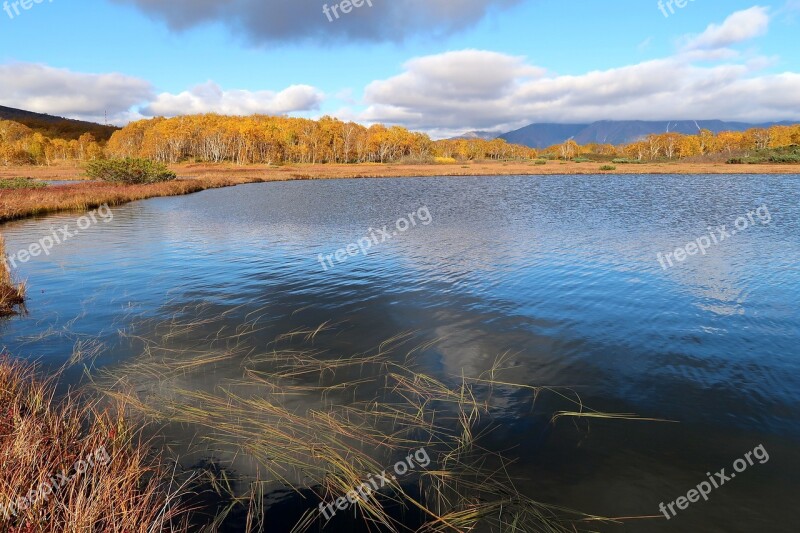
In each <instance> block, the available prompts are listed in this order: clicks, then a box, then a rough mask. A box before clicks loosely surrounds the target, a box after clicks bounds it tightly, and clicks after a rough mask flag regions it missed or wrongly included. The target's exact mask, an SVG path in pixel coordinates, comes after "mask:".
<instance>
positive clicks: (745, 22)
mask: <svg viewBox="0 0 800 533" xmlns="http://www.w3.org/2000/svg"><path fill="white" fill-rule="evenodd" d="M353 1H354V3H351V0H345V2H346V3H344V4H343V3H342V0H340V1H339V2H335V1H333V0H169V1H166V0H81V1H78V0H13V1H12V0H8V1H5V0H0V7H1V8H2V10H1V11H0V105H5V106H9V107H16V108H21V109H27V110H31V111H37V112H42V113H50V114H55V115H60V116H66V117H70V118H80V119H85V120H92V121H97V122H103V121H104V120H105V118H104V117H105V115H106V114H107V115H108V120H109V122H110V123H114V124H117V125H123V124H125V123H127V122H129V121H131V120H139V119H142V118H151V117H154V116H176V115H182V114H192V113H211V112H213V113H222V114H232V115H248V114H253V113H264V114H280V115H290V116H300V117H310V118H317V117H320V116H323V115H331V116H336V117H339V118H341V119H343V120H354V121H357V122H361V123H364V124H372V123H376V122H382V123H386V124H399V125H402V126H405V127H408V128H411V129H414V130H421V131H425V132H427V133H429V134H431V135H432V136H434V137H446V136H450V135H454V134H460V133H463V132H465V131H470V130H489V131H497V132H504V131H509V130H512V129H516V128H518V127H522V126H524V125H527V124H530V123H533V122H560V123H588V122H592V121H595V120H689V119H695V120H700V119H703V120H710V119H721V120H741V121H746V122H765V121H773V120H800V55H798V54H797V50H798V45H800V36H799V35H798V32H800V0H776V1H761V2H760V3H754V2H753V0H724V1H719V0H670V1H667V0H661V2H659V0H608V1H600V0H353ZM358 4H360V7H355V6H356V5H358ZM26 6H27V8H28V9H26ZM681 6H682V7H681Z"/></svg>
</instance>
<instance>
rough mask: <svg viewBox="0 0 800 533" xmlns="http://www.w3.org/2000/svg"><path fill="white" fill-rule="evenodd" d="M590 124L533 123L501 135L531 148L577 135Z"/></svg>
mask: <svg viewBox="0 0 800 533" xmlns="http://www.w3.org/2000/svg"><path fill="white" fill-rule="evenodd" d="M588 127H589V124H547V123H542V124H531V125H530V126H525V127H524V128H520V129H518V130H515V131H511V132H508V133H504V134H503V135H501V136H500V138H501V139H505V140H506V141H508V142H510V143H511V144H522V145H525V146H529V147H531V148H547V147H548V146H553V145H554V144H560V143H563V142H564V141H566V140H567V139H571V138H573V137H575V136H577V135H578V134H579V133H580V132H582V131H583V130H585V129H586V128H588Z"/></svg>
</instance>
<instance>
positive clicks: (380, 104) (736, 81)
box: [361, 51, 800, 134]
mask: <svg viewBox="0 0 800 533" xmlns="http://www.w3.org/2000/svg"><path fill="white" fill-rule="evenodd" d="M483 54H485V52H478V51H464V52H461V53H456V54H454V53H448V54H441V55H438V56H432V57H427V58H421V59H420V60H417V61H412V62H409V63H408V64H406V70H405V72H404V73H403V74H401V75H399V76H395V77H393V78H390V79H387V80H384V81H379V82H373V83H372V84H371V85H370V86H369V87H368V88H367V91H366V99H367V102H368V104H369V107H368V108H367V109H366V110H365V111H364V112H363V113H362V114H361V119H362V120H367V121H370V122H390V123H397V124H402V125H405V126H407V127H410V128H414V129H422V130H426V131H429V132H431V133H434V132H445V134H449V133H450V132H453V131H463V130H470V129H496V128H501V129H513V128H515V127H519V126H522V125H526V124H529V123H531V122H573V123H580V122H591V121H595V120H608V119H611V120H676V119H725V120H744V121H766V120H798V119H800V74H797V73H792V72H787V73H784V74H778V75H759V73H758V69H759V68H761V67H763V66H764V65H765V64H768V63H767V62H766V61H758V60H750V61H747V62H745V63H743V64H735V63H734V64H728V63H726V64H718V65H713V66H698V65H696V64H694V63H693V62H692V61H690V60H688V59H687V56H685V55H678V56H675V57H672V58H666V59H660V60H653V61H647V62H643V63H639V64H636V65H630V66H624V67H620V68H615V69H609V70H603V71H594V72H588V73H586V74H582V75H570V76H560V75H545V76H540V77H535V78H529V77H528V76H527V75H526V74H522V73H527V72H531V71H532V67H526V66H525V65H523V64H521V63H520V62H519V58H515V57H510V56H506V57H505V58H496V59H497V60H496V61H495V62H494V71H493V73H492V75H493V76H494V79H495V80H503V81H502V82H498V83H490V82H487V80H486V79H484V78H483V77H482V76H480V75H479V73H481V72H482V69H483V68H486V65H485V60H484V59H485V56H484V55H483ZM428 64H436V65H438V66H439V69H441V70H440V71H448V72H451V73H452V75H453V77H454V79H458V80H459V83H460V84H461V86H459V87H452V86H449V85H447V84H443V83H441V78H440V76H439V74H438V73H435V72H432V71H431V70H429V69H427V68H424V67H423V66H424V65H428ZM423 89H424V90H423Z"/></svg>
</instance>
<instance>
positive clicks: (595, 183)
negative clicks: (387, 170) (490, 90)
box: [0, 175, 800, 532]
mask: <svg viewBox="0 0 800 533" xmlns="http://www.w3.org/2000/svg"><path fill="white" fill-rule="evenodd" d="M421 208H426V210H425V212H428V213H430V218H429V219H423V220H424V221H425V223H423V222H422V221H418V222H417V223H416V225H411V226H410V227H409V228H408V229H407V230H406V231H396V226H395V222H396V221H397V220H398V219H401V218H406V219H408V215H409V214H410V213H420V209H421ZM759 208H761V209H760V210H759V211H757V210H758V209H759ZM748 213H750V216H749V219H748ZM78 216H80V215H74V214H65V215H57V216H51V217H47V218H43V219H38V220H29V221H23V222H18V223H13V224H9V225H7V226H6V227H4V228H3V230H4V233H5V234H6V239H7V248H8V251H9V253H13V252H14V251H16V250H18V249H22V248H26V247H28V246H29V245H30V243H31V242H34V241H36V240H38V239H40V238H42V237H44V236H46V235H49V234H50V233H51V228H56V227H63V226H64V225H65V224H69V225H73V226H74V225H75V224H76V220H77V218H78ZM739 217H743V218H742V219H740V220H739V221H738V223H739V227H738V228H737V226H736V223H737V219H738V218H739ZM418 220H419V217H418ZM742 220H744V223H743V222H742ZM427 222H429V223H427ZM722 225H725V226H726V227H725V228H724V229H723V230H722V232H723V233H724V232H727V233H728V234H729V235H728V236H727V237H726V238H725V239H724V240H722V241H721V242H720V241H719V239H720V238H721V237H720V231H719V230H718V229H716V228H717V227H718V226H722ZM384 226H388V230H389V233H390V234H391V235H390V237H388V238H386V241H385V242H381V243H379V244H376V245H374V246H372V248H371V249H370V250H369V252H368V254H367V255H362V254H360V253H359V254H358V255H354V256H347V257H346V258H345V260H344V261H342V262H336V260H334V266H333V267H331V266H330V263H328V264H327V265H326V267H325V268H323V266H322V264H321V262H320V259H319V256H320V254H322V256H323V257H324V256H327V255H329V254H335V253H336V251H337V250H338V249H341V248H345V247H346V246H347V245H348V244H350V243H357V242H358V241H359V239H362V238H364V237H368V236H371V235H374V234H375V232H376V230H378V229H381V228H383V227H384ZM745 226H746V227H745ZM709 228H711V229H709ZM733 230H737V231H736V233H735V234H733ZM394 233H396V235H395V234H394ZM712 233H713V234H714V237H713V241H712V237H711V234H712ZM700 238H703V240H700V241H698V239H700ZM379 240H380V238H379ZM373 242H374V241H373ZM690 242H694V243H695V244H697V243H700V244H703V245H705V243H707V242H708V243H709V244H710V246H707V250H705V254H702V253H700V252H699V251H698V249H697V247H696V246H689V247H687V246H686V245H687V243H690ZM679 247H682V248H684V250H688V251H689V252H690V253H691V252H692V251H694V252H696V253H694V254H693V255H688V254H687V255H686V256H682V257H684V260H683V261H681V262H679V261H678V260H677V259H675V250H676V248H679ZM659 253H660V254H662V255H661V257H662V261H661V262H660V261H659V258H658V254H659ZM667 253H671V254H672V255H671V256H670V258H669V260H668V261H665V260H664V259H665V257H666V254H667ZM342 255H343V254H340V257H342ZM679 256H680V254H679ZM798 259H800V176H606V175H604V176H540V177H480V178H477V177H466V178H424V179H423V178H419V179H382V180H331V181H312V182H288V183H271V184H252V185H244V186H239V187H236V188H229V189H221V190H213V191H206V192H202V193H199V194H195V195H191V196H186V197H177V198H160V199H152V200H147V201H143V202H136V203H133V204H129V205H125V206H121V207H117V208H115V209H114V210H113V220H111V221H109V222H105V221H104V219H101V218H98V221H97V223H96V224H93V225H92V226H91V227H89V228H87V229H86V230H83V231H81V232H79V234H77V235H75V236H74V238H72V239H71V240H70V241H69V242H68V243H67V244H64V245H61V246H57V247H56V248H54V249H53V251H52V252H51V254H50V255H49V256H39V257H35V258H32V259H31V260H30V261H29V262H27V263H25V264H22V265H21V267H20V269H19V270H18V272H17V273H18V275H19V276H21V277H22V278H24V279H26V280H27V282H28V285H29V296H30V300H29V304H28V315H27V316H25V317H18V318H14V319H12V320H10V321H7V322H5V323H2V324H0V336H1V337H0V344H2V345H3V346H5V347H6V348H7V349H8V350H9V351H10V352H11V353H14V354H15V355H18V356H22V357H26V358H30V359H37V360H42V361H45V362H48V363H52V364H54V365H56V364H60V363H62V362H63V361H65V360H66V359H68V358H69V356H70V355H71V354H72V353H73V350H74V349H75V348H76V346H78V347H79V348H81V349H84V350H85V349H87V347H89V346H95V347H96V346H101V347H102V349H101V350H100V351H99V352H98V357H97V359H96V361H95V363H94V365H95V367H97V368H100V367H106V368H113V367H114V366H116V365H119V364H121V363H124V362H125V361H127V360H129V359H130V358H132V357H135V356H136V355H138V353H137V351H138V350H140V349H141V347H140V346H138V345H137V344H136V343H133V342H131V341H130V336H131V335H141V336H147V335H148V334H151V333H152V330H151V328H149V327H148V326H147V324H152V323H158V322H166V321H170V320H174V319H175V317H176V316H177V315H181V314H183V315H187V314H188V315H192V314H196V315H197V317H198V318H199V319H202V320H203V321H204V322H203V327H202V328H201V330H200V331H197V332H196V336H197V338H196V339H195V341H196V343H199V342H200V341H201V340H202V339H207V338H208V337H209V334H210V333H213V332H214V331H216V330H219V329H220V328H222V327H224V326H225V325H226V324H229V323H236V322H237V321H244V320H245V318H246V317H249V318H247V320H252V317H253V314H254V313H256V312H257V315H256V316H257V325H258V328H257V330H256V328H254V330H253V331H252V333H251V338H249V339H248V342H250V343H252V344H253V345H258V344H259V343H261V344H263V345H264V346H266V345H268V343H269V342H271V341H273V340H274V339H275V338H276V337H277V336H278V335H281V334H284V333H287V332H290V331H293V330H298V329H302V328H312V329H313V328H314V327H316V326H318V325H320V324H322V323H325V322H326V321H329V324H331V325H332V330H333V333H329V334H322V335H319V337H318V338H316V339H315V340H314V342H315V348H317V349H323V350H329V351H331V352H335V353H339V354H342V355H346V354H347V353H362V352H366V351H369V350H370V349H372V348H373V347H375V346H377V345H379V344H380V343H381V342H383V341H384V340H386V339H389V338H391V337H393V336H395V335H397V334H399V333H401V332H409V331H412V332H414V335H415V336H416V337H417V339H418V340H419V342H420V343H424V342H425V341H428V340H437V342H436V343H435V344H432V345H430V346H428V347H427V348H426V350H425V351H424V353H423V354H422V361H423V364H424V366H425V368H426V370H427V371H429V372H431V373H433V374H435V375H437V376H438V377H441V378H442V379H445V378H446V377H447V376H460V375H476V374H477V373H479V372H482V371H485V370H486V369H487V368H489V367H490V366H491V365H492V362H493V361H494V360H495V359H496V358H497V357H498V356H500V355H501V354H510V355H507V357H509V358H510V361H512V363H513V364H514V365H515V372H514V374H515V375H514V379H515V382H517V383H523V384H529V385H537V386H538V385H547V386H554V387H556V386H563V387H569V388H570V389H571V390H574V391H576V392H577V393H579V394H580V397H581V399H582V401H583V402H584V403H585V404H586V405H588V406H590V407H591V408H593V409H596V410H600V411H607V412H614V413H635V414H637V415H640V416H641V417H645V418H652V419H661V420H665V422H650V421H618V420H616V421H606V420H595V421H591V422H589V423H588V424H586V423H584V422H581V423H579V424H574V423H572V422H570V421H562V422H559V423H557V424H555V425H554V426H549V427H546V428H545V429H543V427H542V423H541V420H540V419H538V418H537V419H533V415H532V414H531V398H530V396H529V395H526V394H520V395H517V396H510V397H508V398H505V399H504V401H505V403H504V405H503V407H502V413H501V416H500V417H499V421H500V423H501V424H500V427H499V428H498V429H497V430H496V431H495V432H493V433H492V435H491V437H490V439H489V441H490V442H489V444H490V445H491V446H493V447H497V449H499V450H506V451H507V454H508V455H510V456H511V457H514V458H515V459H516V460H517V461H516V463H515V464H514V467H513V472H512V474H513V476H514V477H515V478H516V479H517V480H518V487H519V488H520V490H521V491H522V492H524V493H525V494H527V495H529V496H532V497H535V498H536V499H538V500H539V501H543V502H547V503H551V504H556V505H562V506H565V507H569V508H572V509H577V510H580V511H583V512H586V513H591V514H596V515H602V516H607V517H633V516H652V517H656V518H651V519H632V520H621V521H620V523H619V524H592V525H591V526H589V529H593V530H600V531H634V532H638V531H656V532H660V531H676V532H677V531H720V532H723V531H724V532H739V531H741V532H752V531H776V532H781V531H797V527H798V524H800V520H798V518H797V515H796V510H795V506H796V500H797V494H798V490H797V489H798V480H800V448H798V444H800V311H799V310H798V301H800V269H799V268H798ZM669 261H672V263H673V264H674V266H673V267H669ZM662 264H663V266H662ZM664 266H666V268H664ZM193 334H195V333H189V335H190V336H191V335H193ZM536 416H537V417H538V416H540V415H536ZM666 421H669V422H666ZM545 426H548V425H547V424H546V423H545ZM759 445H763V449H764V450H766V451H767V452H768V454H769V460H768V461H765V462H763V464H762V463H761V462H760V461H758V460H756V461H755V462H754V465H753V466H750V467H749V468H747V469H746V471H744V472H742V473H740V474H739V476H738V477H737V478H736V479H731V481H728V482H726V483H725V485H724V486H722V487H720V488H719V489H716V490H714V491H713V493H712V494H711V496H710V500H709V501H707V502H706V501H704V500H702V499H701V500H700V501H699V502H697V503H692V504H691V505H690V506H689V508H688V509H686V510H681V511H679V512H678V513H677V516H675V517H673V518H671V520H669V521H667V520H666V519H664V516H663V515H662V514H661V511H660V510H659V504H660V503H661V502H665V503H670V502H672V501H674V500H676V499H677V498H679V497H681V496H685V495H686V494H687V492H688V491H689V490H690V489H692V488H695V487H696V486H697V485H698V484H699V483H701V482H703V481H706V480H707V479H708V475H707V474H706V473H707V472H710V473H713V472H717V471H719V470H720V469H721V468H723V467H725V468H726V469H727V472H728V473H729V474H730V472H732V471H733V468H732V466H731V465H732V464H733V462H734V461H736V460H737V459H739V458H742V457H744V456H745V454H746V453H747V452H750V451H752V450H754V449H755V448H756V447H758V446H759ZM676 510H677V508H676ZM659 516H660V517H661V518H660V519H659V518H657V517H659Z"/></svg>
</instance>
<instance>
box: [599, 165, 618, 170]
mask: <svg viewBox="0 0 800 533" xmlns="http://www.w3.org/2000/svg"><path fill="white" fill-rule="evenodd" d="M600 170H617V167H615V166H614V165H603V166H602V167H600Z"/></svg>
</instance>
